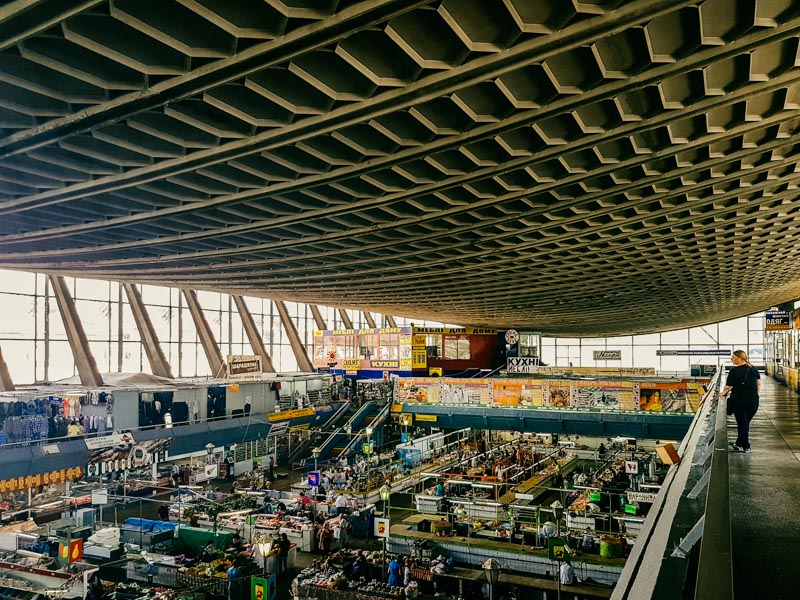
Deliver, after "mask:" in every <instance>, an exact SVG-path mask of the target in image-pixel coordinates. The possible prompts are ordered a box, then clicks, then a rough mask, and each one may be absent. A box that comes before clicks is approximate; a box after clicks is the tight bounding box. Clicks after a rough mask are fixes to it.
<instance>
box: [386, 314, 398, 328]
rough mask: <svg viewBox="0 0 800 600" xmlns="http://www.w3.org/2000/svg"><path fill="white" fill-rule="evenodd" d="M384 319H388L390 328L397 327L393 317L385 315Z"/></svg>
mask: <svg viewBox="0 0 800 600" xmlns="http://www.w3.org/2000/svg"><path fill="white" fill-rule="evenodd" d="M383 318H384V319H386V323H387V324H388V325H389V327H397V321H395V320H394V317H393V316H392V315H383Z"/></svg>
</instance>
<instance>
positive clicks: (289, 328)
mask: <svg viewBox="0 0 800 600" xmlns="http://www.w3.org/2000/svg"><path fill="white" fill-rule="evenodd" d="M275 307H276V308H277V309H278V314H279V315H280V317H281V323H283V329H284V330H285V331H286V335H288V336H289V344H290V345H291V347H292V352H294V357H295V358H296V359H297V368H298V369H300V370H301V371H306V372H308V373H313V372H314V365H313V363H312V362H311V359H309V358H308V353H307V352H306V348H305V346H304V345H303V342H301V341H300V336H299V335H298V334H297V328H296V327H295V326H294V321H292V318H291V317H290V316H289V311H288V310H286V305H285V304H284V303H283V301H282V300H275Z"/></svg>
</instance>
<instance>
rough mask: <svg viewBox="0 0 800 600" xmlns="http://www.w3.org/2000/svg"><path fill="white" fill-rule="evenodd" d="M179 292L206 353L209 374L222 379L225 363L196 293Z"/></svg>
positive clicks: (185, 290)
mask: <svg viewBox="0 0 800 600" xmlns="http://www.w3.org/2000/svg"><path fill="white" fill-rule="evenodd" d="M181 291H182V292H183V297H184V298H186V306H187V307H188V309H189V314H190V315H192V321H194V327H195V329H196V330H197V335H198V336H199V337H200V343H201V344H202V345H203V352H205V353H206V359H207V360H208V366H209V367H211V374H212V375H213V376H214V377H223V376H224V375H225V361H223V360H222V353H221V352H220V351H219V344H217V340H216V338H215V337H214V332H213V331H211V326H210V325H209V324H208V321H207V320H206V316H205V315H204V314H203V308H202V307H201V306H200V302H198V300H197V292H195V291H194V290H187V289H182V290H181Z"/></svg>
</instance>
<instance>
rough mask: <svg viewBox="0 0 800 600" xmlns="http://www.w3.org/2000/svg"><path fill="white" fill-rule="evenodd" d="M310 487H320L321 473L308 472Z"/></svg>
mask: <svg viewBox="0 0 800 600" xmlns="http://www.w3.org/2000/svg"><path fill="white" fill-rule="evenodd" d="M308 485H310V486H311V487H319V471H309V472H308Z"/></svg>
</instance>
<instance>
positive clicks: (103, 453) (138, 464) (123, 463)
mask: <svg viewBox="0 0 800 600" xmlns="http://www.w3.org/2000/svg"><path fill="white" fill-rule="evenodd" d="M169 443H170V440H168V439H166V440H146V441H144V442H139V443H134V444H133V445H129V444H126V445H119V446H113V447H109V448H100V449H97V450H92V451H90V452H89V460H88V461H87V464H86V474H87V475H103V474H105V473H114V472H116V471H127V470H129V469H141V468H143V467H147V466H150V465H152V464H153V463H158V462H161V461H163V460H164V458H165V456H166V452H167V449H168V448H169Z"/></svg>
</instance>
